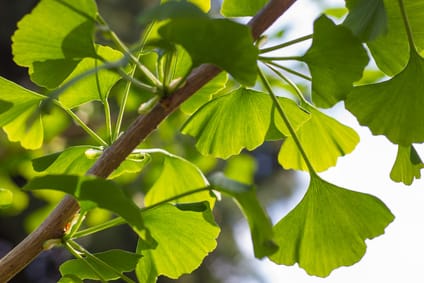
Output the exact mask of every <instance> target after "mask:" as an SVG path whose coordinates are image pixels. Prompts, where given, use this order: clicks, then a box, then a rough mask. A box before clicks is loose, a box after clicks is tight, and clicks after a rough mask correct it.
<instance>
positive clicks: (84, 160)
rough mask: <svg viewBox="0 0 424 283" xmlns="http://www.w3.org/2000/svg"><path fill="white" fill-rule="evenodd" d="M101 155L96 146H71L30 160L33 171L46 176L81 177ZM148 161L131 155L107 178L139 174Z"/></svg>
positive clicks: (140, 155) (100, 149)
mask: <svg viewBox="0 0 424 283" xmlns="http://www.w3.org/2000/svg"><path fill="white" fill-rule="evenodd" d="M102 153H103V150H102V148H100V147H96V146H90V145H80V146H73V147H68V148H67V149H65V150H64V151H62V152H57V153H53V154H49V155H46V156H42V157H39V158H35V159H33V160H32V166H33V168H34V170H35V171H37V172H44V173H46V174H66V175H79V176H83V175H85V174H86V173H87V171H88V170H89V169H90V168H91V166H93V165H94V163H95V162H96V160H97V158H99V157H100V155H101V154H102ZM149 161H150V158H149V156H148V155H142V154H131V155H130V156H129V157H128V158H127V159H126V160H125V161H123V162H122V163H121V164H120V165H119V167H118V168H117V169H116V170H115V171H113V172H112V174H110V175H109V177H108V178H109V179H114V178H116V177H118V176H121V175H122V174H125V173H137V172H140V171H141V170H143V168H144V167H145V166H146V165H147V163H148V162H149Z"/></svg>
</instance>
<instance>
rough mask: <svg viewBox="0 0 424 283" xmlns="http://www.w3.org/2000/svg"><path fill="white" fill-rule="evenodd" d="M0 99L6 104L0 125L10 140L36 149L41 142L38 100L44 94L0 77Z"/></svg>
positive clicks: (41, 128) (39, 100) (41, 130)
mask: <svg viewBox="0 0 424 283" xmlns="http://www.w3.org/2000/svg"><path fill="white" fill-rule="evenodd" d="M0 99H1V100H2V101H3V102H4V103H8V105H10V104H12V105H13V106H12V107H10V108H7V109H6V110H5V111H3V112H2V113H1V114H0V127H3V130H4V131H5V132H6V134H7V136H8V139H9V140H10V141H12V142H15V141H19V142H20V144H21V145H22V146H23V147H24V148H27V149H37V148H39V147H41V145H42V143H43V125H42V122H41V112H40V109H39V106H40V102H41V101H42V100H43V99H45V97H44V96H42V95H40V94H38V93H35V92H33V91H30V90H27V89H25V88H23V87H21V86H19V85H17V84H15V83H13V82H11V81H8V80H6V79H5V78H3V77H0Z"/></svg>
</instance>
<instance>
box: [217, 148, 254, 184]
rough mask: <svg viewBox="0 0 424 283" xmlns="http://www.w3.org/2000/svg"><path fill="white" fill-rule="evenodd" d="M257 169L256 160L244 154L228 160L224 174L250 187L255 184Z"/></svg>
mask: <svg viewBox="0 0 424 283" xmlns="http://www.w3.org/2000/svg"><path fill="white" fill-rule="evenodd" d="M256 168H257V164H256V160H255V158H254V157H253V156H252V155H249V154H243V153H242V154H240V155H236V156H233V157H232V158H230V159H228V161H227V164H226V167H225V171H224V174H225V176H227V177H228V178H230V179H232V180H234V181H237V182H240V183H244V184H249V185H250V184H253V183H254V176H255V171H256Z"/></svg>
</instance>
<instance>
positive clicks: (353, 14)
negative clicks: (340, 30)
mask: <svg viewBox="0 0 424 283" xmlns="http://www.w3.org/2000/svg"><path fill="white" fill-rule="evenodd" d="M345 1H346V7H347V8H348V9H349V14H348V15H347V17H346V19H345V20H344V22H343V25H345V26H347V27H349V28H350V29H351V30H352V32H353V33H354V34H355V35H356V36H357V37H358V38H360V39H361V40H362V41H364V42H368V41H371V40H373V39H375V38H376V37H377V36H379V35H381V34H384V33H386V32H387V13H386V9H385V8H384V1H383V0H345ZM392 2H394V1H392Z"/></svg>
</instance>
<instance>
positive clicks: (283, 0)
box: [0, 0, 296, 282]
mask: <svg viewBox="0 0 424 283" xmlns="http://www.w3.org/2000/svg"><path fill="white" fill-rule="evenodd" d="M295 1H296V0H271V1H270V2H269V4H268V5H267V6H265V8H264V9H262V10H261V11H260V12H259V13H258V14H257V15H256V16H255V17H253V18H252V20H251V21H250V22H249V23H248V25H249V26H250V27H251V29H252V35H253V37H254V38H255V39H257V38H258V37H259V36H260V35H261V34H262V33H263V32H264V31H265V30H266V29H267V28H268V27H269V26H271V25H272V23H274V22H275V20H277V19H278V18H279V17H280V16H281V15H282V14H283V13H284V12H285V11H286V10H287V9H288V8H289V7H290V6H291V5H292V4H293V3H294V2H295ZM220 71H221V70H220V69H219V68H218V67H216V66H213V65H210V64H204V65H201V66H200V67H198V68H196V69H195V70H194V71H193V72H192V73H191V74H190V76H189V77H188V79H187V82H186V84H185V85H184V86H183V87H182V88H180V89H178V90H177V91H176V92H175V93H173V94H172V95H170V96H168V97H166V98H164V99H162V101H160V103H158V104H157V105H156V106H155V107H154V108H153V110H152V111H151V112H149V113H148V114H146V115H144V116H143V115H142V116H139V117H138V118H137V119H136V120H135V121H134V122H133V123H132V124H131V125H130V126H129V128H128V129H127V131H126V132H125V133H124V134H123V135H122V136H121V137H120V138H119V139H118V140H117V141H116V142H115V143H114V144H112V145H111V146H110V147H109V148H108V149H106V150H105V152H104V153H103V154H102V156H101V157H100V158H99V159H98V160H97V162H96V163H95V164H94V165H93V167H92V168H91V169H90V170H89V171H88V173H87V174H91V175H95V176H99V177H103V178H106V177H107V176H109V174H110V173H112V171H113V170H115V169H116V168H117V167H118V166H119V164H121V162H122V161H124V160H125V158H126V157H127V156H128V155H129V154H130V153H131V152H132V151H133V150H134V149H135V148H136V147H137V146H138V145H139V144H140V143H141V142H142V141H143V140H144V139H145V138H146V137H147V136H148V135H149V134H150V133H151V132H152V131H153V130H155V129H156V128H157V127H158V126H159V124H160V123H161V122H162V121H163V120H164V119H165V118H166V117H168V116H169V115H170V114H171V113H172V112H173V111H174V110H175V109H177V107H178V106H179V105H180V104H181V103H182V102H184V101H185V100H187V99H188V98H189V97H190V96H191V95H192V94H193V93H195V92H196V91H197V90H198V89H200V88H201V87H202V86H203V85H204V84H206V83H207V82H208V81H210V80H211V79H213V78H214V77H215V76H216V75H218V74H219V73H220ZM78 210H79V206H78V203H77V201H76V200H75V199H74V198H73V197H71V196H66V197H65V198H64V199H63V200H62V201H61V202H60V203H59V205H58V206H57V207H56V208H55V210H54V211H53V212H52V213H51V214H50V215H49V216H48V217H47V219H46V220H45V221H44V222H43V223H42V224H41V225H40V226H39V227H38V228H37V229H36V230H35V231H34V232H32V233H31V234H30V235H28V236H27V237H26V238H25V239H24V240H23V241H22V242H21V243H19V244H18V245H17V246H16V247H15V248H14V249H13V250H11V251H10V252H9V253H8V254H7V255H5V256H4V257H3V258H2V259H1V260H0V282H7V281H9V280H10V279H11V278H13V276H15V275H16V274H17V273H18V272H19V271H21V270H22V269H23V268H25V266H27V265H28V264H29V263H30V262H31V261H32V260H33V259H34V258H35V257H37V255H38V254H39V253H40V252H41V251H43V249H44V243H45V242H46V241H47V240H50V239H59V238H61V237H62V236H63V233H64V227H65V225H66V224H67V223H69V222H70V221H71V220H72V218H73V217H74V215H75V214H76V213H77V212H78Z"/></svg>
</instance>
